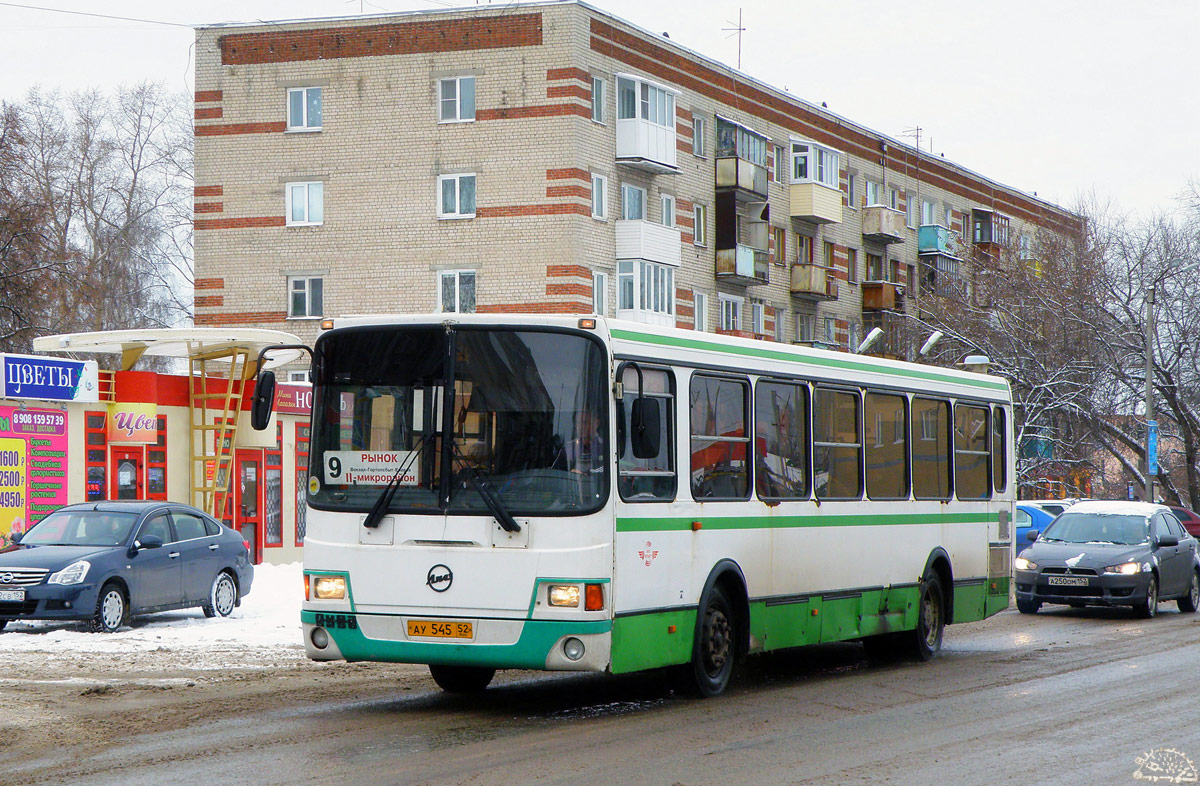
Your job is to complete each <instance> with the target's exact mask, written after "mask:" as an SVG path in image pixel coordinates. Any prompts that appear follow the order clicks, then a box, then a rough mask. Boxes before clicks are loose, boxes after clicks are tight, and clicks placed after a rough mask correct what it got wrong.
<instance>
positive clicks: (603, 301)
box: [592, 272, 608, 317]
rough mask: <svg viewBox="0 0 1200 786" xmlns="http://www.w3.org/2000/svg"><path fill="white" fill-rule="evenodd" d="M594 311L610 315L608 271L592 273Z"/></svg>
mask: <svg viewBox="0 0 1200 786" xmlns="http://www.w3.org/2000/svg"><path fill="white" fill-rule="evenodd" d="M592 313H594V314H599V315H600V316H602V317H603V316H608V273H596V272H593V273H592Z"/></svg>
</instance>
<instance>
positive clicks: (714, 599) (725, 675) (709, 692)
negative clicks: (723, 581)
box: [690, 586, 739, 697]
mask: <svg viewBox="0 0 1200 786" xmlns="http://www.w3.org/2000/svg"><path fill="white" fill-rule="evenodd" d="M738 635H739V634H738V622H737V617H736V616H734V613H733V606H732V604H731V603H730V602H729V598H728V597H727V596H726V595H725V590H723V589H721V588H720V587H717V586H714V587H713V588H712V590H710V591H709V593H708V601H707V602H706V603H705V604H704V608H703V609H702V610H701V614H700V618H699V619H698V620H696V641H695V644H694V645H693V646H692V663H691V669H690V671H691V674H690V687H691V688H693V689H694V690H695V692H696V693H698V694H699V695H701V696H705V697H710V696H717V695H720V694H721V693H723V692H724V691H725V688H726V687H728V685H729V678H730V677H731V676H732V675H733V664H734V660H735V659H736V657H737V641H738V638H737V637H738Z"/></svg>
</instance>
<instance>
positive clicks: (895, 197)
mask: <svg viewBox="0 0 1200 786" xmlns="http://www.w3.org/2000/svg"><path fill="white" fill-rule="evenodd" d="M888 207H890V208H891V209H892V210H899V209H900V192H899V191H897V190H896V189H894V188H889V189H888Z"/></svg>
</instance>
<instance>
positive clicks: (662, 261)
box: [195, 1, 1080, 355]
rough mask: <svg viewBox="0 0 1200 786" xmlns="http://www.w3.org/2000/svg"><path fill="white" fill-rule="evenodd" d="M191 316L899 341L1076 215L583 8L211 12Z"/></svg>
mask: <svg viewBox="0 0 1200 786" xmlns="http://www.w3.org/2000/svg"><path fill="white" fill-rule="evenodd" d="M195 134H196V149H195V162H196V163H195V166H196V187H195V229H196V233H195V262H196V299H195V306H196V309H195V313H196V324H197V325H200V326H203V325H243V326H256V327H268V328H282V329H285V330H288V331H289V332H293V333H296V334H298V335H300V336H302V337H303V338H305V339H306V340H311V339H313V338H314V337H315V333H316V327H317V323H316V318H319V317H321V316H326V317H328V316H337V315H342V314H354V313H371V312H428V311H438V310H443V311H454V310H461V311H470V310H474V311H479V312H485V311H488V312H513V313H528V312H552V313H591V312H593V311H596V312H599V313H603V314H606V315H608V316H615V317H620V318H629V319H636V320H641V321H644V322H649V323H652V324H662V325H675V326H678V327H684V328H694V329H696V330H708V331H716V330H722V331H727V332H738V333H741V334H744V335H748V334H754V335H757V336H759V337H762V338H764V339H769V340H777V341H786V342H792V341H800V342H807V343H813V344H816V345H819V346H831V347H836V348H847V347H853V346H855V345H856V343H857V341H858V340H859V339H861V337H862V336H863V335H865V334H866V332H867V331H868V330H869V329H870V328H871V327H873V326H880V327H884V328H887V329H888V334H887V335H888V339H887V341H885V342H883V343H882V344H880V345H879V346H878V347H876V348H875V349H876V351H884V352H887V353H889V354H901V355H903V354H904V353H905V351H906V350H905V348H904V347H903V346H901V345H900V341H901V336H902V335H903V331H902V330H901V329H902V328H903V326H904V325H905V324H910V323H912V320H910V319H908V317H907V316H905V314H906V313H907V314H910V315H911V314H915V313H918V312H919V310H920V309H923V308H930V307H933V306H934V305H935V304H936V301H937V298H938V297H939V296H944V295H951V296H958V297H962V296H967V295H968V293H969V286H970V274H969V270H970V267H971V263H972V260H978V259H980V258H981V257H990V258H993V259H997V258H999V257H1000V256H1001V255H1004V256H1005V257H1006V258H1009V259H1027V258H1030V257H1031V256H1032V255H1033V254H1034V253H1035V252H1034V249H1035V248H1036V244H1037V236H1038V233H1039V232H1045V231H1049V232H1055V233H1068V232H1073V231H1078V229H1079V228H1080V223H1079V222H1080V219H1079V218H1078V217H1077V216H1075V215H1074V214H1072V213H1070V212H1068V211H1065V210H1063V209H1062V208H1059V207H1057V206H1055V205H1053V204H1050V203H1048V202H1045V201H1042V200H1039V199H1037V198H1036V197H1033V196H1030V195H1028V194H1025V193H1022V192H1020V191H1018V190H1015V189H1012V188H1009V187H1006V186H1004V185H1002V184H1000V183H997V182H995V181H993V180H991V179H989V178H986V177H983V176H981V175H978V174H975V173H973V172H970V171H969V170H967V169H964V168H963V167H961V166H958V165H956V164H954V163H952V162H950V161H947V160H946V159H944V158H941V157H935V156H933V155H931V154H928V153H924V152H920V151H918V150H917V149H916V148H914V147H912V146H909V145H905V144H902V143H900V142H897V141H896V140H894V139H891V138H889V137H887V136H885V135H882V134H879V133H877V132H874V131H872V130H870V129H868V128H865V127H863V126H861V125H858V124H856V123H854V122H852V121H850V120H847V119H846V118H843V117H840V116H838V115H836V114H834V113H832V112H829V111H828V110H827V109H824V108H822V107H818V106H814V105H812V104H809V103H807V102H805V101H804V100H802V99H799V98H796V97H794V96H791V95H789V94H787V93H785V92H783V91H780V90H778V89H776V88H773V87H771V86H769V85H766V84H764V83H762V82H759V81H757V80H755V79H753V78H751V77H748V76H746V75H744V74H741V73H739V72H737V71H735V70H734V69H732V68H730V67H728V66H726V65H723V64H721V63H719V62H716V61H714V60H711V59H709V58H706V57H704V56H702V55H699V54H697V53H696V52H693V51H691V50H689V49H686V48H684V47H682V46H679V45H678V44H675V43H673V42H672V41H670V40H667V39H665V38H663V37H662V36H658V35H654V34H652V33H649V32H647V31H645V30H642V29H640V28H638V27H636V26H634V25H631V24H629V23H628V22H625V21H623V20H620V19H618V18H615V17H613V16H611V15H609V14H607V13H605V12H604V11H602V10H600V9H599V8H596V7H594V6H591V5H588V4H586V3H583V2H574V1H568V2H552V3H537V4H524V5H515V6H506V7H505V8H504V9H497V8H495V7H490V6H488V7H481V8H476V9H470V10H453V11H445V12H440V11H431V12H420V13H405V14H389V15H383V16H374V17H355V18H347V19H335V20H329V19H323V20H309V21H297V22H283V23H269V24H254V25H236V26H235V25H222V26H211V27H202V28H199V29H197V31H196V108H195Z"/></svg>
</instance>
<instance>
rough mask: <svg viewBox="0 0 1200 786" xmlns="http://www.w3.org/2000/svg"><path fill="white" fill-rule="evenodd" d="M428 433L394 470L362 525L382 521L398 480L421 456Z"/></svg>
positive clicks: (369, 525)
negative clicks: (406, 460) (405, 460)
mask: <svg viewBox="0 0 1200 786" xmlns="http://www.w3.org/2000/svg"><path fill="white" fill-rule="evenodd" d="M429 440H430V437H429V435H422V436H421V441H420V442H418V443H417V449H416V450H414V451H413V454H412V456H411V457H410V458H409V459H408V462H407V463H405V464H404V465H402V466H401V467H400V468H399V469H397V470H396V474H394V475H392V477H391V479H390V480H389V481H388V482H387V485H386V486H384V487H383V491H382V492H380V494H379V499H377V500H375V504H374V505H372V506H371V511H370V512H369V513H367V517H366V518H365V519H363V526H364V527H370V528H371V529H375V528H376V527H378V526H379V523H380V522H381V521H383V517H384V515H386V514H387V512H388V508H390V507H391V505H392V498H393V497H395V496H396V489H398V488H400V481H402V480H403V479H404V476H405V475H406V474H407V473H408V470H409V469H410V468H411V467H412V465H413V463H414V462H415V461H416V460H417V459H419V458H420V457H421V453H422V452H423V451H424V450H425V446H426V445H427V444H429Z"/></svg>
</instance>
